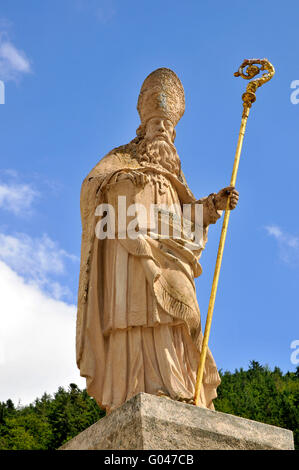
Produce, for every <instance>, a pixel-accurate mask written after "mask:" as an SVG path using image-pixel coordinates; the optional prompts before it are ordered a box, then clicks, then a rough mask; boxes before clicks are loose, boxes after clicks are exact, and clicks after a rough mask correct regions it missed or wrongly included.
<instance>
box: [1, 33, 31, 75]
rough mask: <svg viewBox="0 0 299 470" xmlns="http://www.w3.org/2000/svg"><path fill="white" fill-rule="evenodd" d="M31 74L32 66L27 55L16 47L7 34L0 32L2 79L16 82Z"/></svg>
mask: <svg viewBox="0 0 299 470" xmlns="http://www.w3.org/2000/svg"><path fill="white" fill-rule="evenodd" d="M30 72H31V65H30V62H29V60H28V58H27V57H26V55H25V53H24V52H23V51H21V50H20V49H17V48H16V46H14V44H13V43H12V42H11V41H10V40H9V39H8V38H7V34H6V33H5V32H3V31H2V32H0V79H1V80H4V81H8V80H16V79H17V78H19V77H20V76H21V75H22V74H27V73H30Z"/></svg>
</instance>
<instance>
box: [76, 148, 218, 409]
mask: <svg viewBox="0 0 299 470" xmlns="http://www.w3.org/2000/svg"><path fill="white" fill-rule="evenodd" d="M134 150H135V144H134V141H132V142H131V143H130V144H128V145H127V146H123V147H119V148H117V149H114V150H113V151H112V152H110V154H108V155H106V157H104V158H103V159H102V160H101V161H100V162H99V163H98V165H97V166H96V167H95V168H94V169H93V170H92V171H91V172H90V174H89V175H88V176H87V178H86V179H85V180H84V182H83V185H82V191H81V217H82V228H83V231H82V246H81V268H80V282H79V295H78V315H77V337H76V348H77V364H78V367H79V369H80V373H81V375H82V376H83V377H86V380H87V391H88V393H89V395H91V396H92V397H94V398H95V399H96V401H97V403H98V404H99V405H100V406H101V407H102V408H105V409H106V410H107V411H108V412H110V411H111V410H113V409H115V408H116V407H118V406H120V405H121V404H122V403H124V402H125V401H126V400H128V399H130V398H131V397H133V396H134V395H136V394H137V393H139V392H146V393H150V394H154V395H159V394H161V395H163V394H164V395H167V396H170V397H171V398H172V399H176V400H186V401H188V400H191V399H192V398H193V397H194V391H195V381H196V372H197V367H198V362H199V354H200V350H201V345H202V339H203V336H202V329H201V322H200V312H199V307H198V304H197V299H196V292H195V284H194V277H197V276H199V275H200V273H201V266H200V264H199V262H198V259H199V257H200V253H201V249H198V250H193V249H190V247H188V246H186V244H185V243H183V242H182V240H181V239H174V238H165V237H164V238H163V237H158V238H157V237H156V238H155V237H151V236H150V235H149V231H148V232H144V233H142V234H141V235H140V234H139V236H138V237H136V238H135V239H132V238H128V237H127V238H124V236H123V234H120V233H118V219H119V217H120V215H119V214H118V207H119V206H118V201H119V199H118V198H119V196H126V206H127V207H128V206H129V205H130V204H132V203H142V204H143V205H144V206H146V207H149V205H150V204H158V205H160V204H162V205H163V204H164V205H166V206H172V207H174V208H175V209H174V210H175V211H176V213H177V214H178V216H180V215H181V212H182V205H183V204H190V203H193V202H195V198H194V196H193V195H192V193H191V191H190V190H189V188H188V186H187V184H186V182H185V180H184V177H183V175H181V176H180V177H179V178H177V177H176V176H174V175H173V174H171V173H169V172H168V171H167V170H166V169H164V168H162V167H160V166H156V165H150V164H147V165H142V166H141V165H140V164H139V163H138V160H137V159H136V158H134ZM134 170H137V171H141V172H145V173H146V174H147V176H148V182H147V183H146V185H145V186H144V187H142V186H138V185H136V184H134V183H133V182H132V181H130V180H129V179H123V180H121V179H120V178H119V175H120V173H130V172H132V171H134ZM105 203H109V204H111V205H112V206H113V207H114V208H115V226H116V230H115V238H114V239H111V238H106V239H99V238H98V237H97V236H96V227H97V224H98V223H99V220H100V218H99V217H97V216H96V214H97V212H96V211H97V207H98V206H99V205H100V204H105ZM102 215H103V214H102ZM112 222H113V220H112ZM203 233H204V237H203V239H204V243H205V242H206V230H204V232H203ZM219 383H220V378H219V375H218V372H217V368H216V365H215V362H214V359H213V357H212V355H211V352H210V351H209V350H208V354H207V359H206V365H205V370H204V376H203V386H202V388H201V397H200V400H201V404H202V405H203V406H205V407H207V408H210V409H214V407H213V402H212V401H213V399H214V398H215V397H216V396H217V393H216V389H217V386H218V385H219Z"/></svg>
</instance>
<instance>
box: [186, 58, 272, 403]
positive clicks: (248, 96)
mask: <svg viewBox="0 0 299 470" xmlns="http://www.w3.org/2000/svg"><path fill="white" fill-rule="evenodd" d="M256 64H257V65H256ZM258 65H260V66H261V67H258ZM244 69H245V70H244ZM264 70H265V71H266V72H265V73H264V74H263V75H262V76H261V77H259V78H256V79H255V80H252V81H251V82H250V83H248V85H247V88H246V91H245V93H243V95H242V100H243V114H242V120H241V127H240V132H239V138H238V144H237V149H236V154H235V160H234V166H233V171H232V176H231V181H230V186H235V184H236V179H237V172H238V167H239V161H240V156H241V150H242V144H243V138H244V134H245V129H246V124H247V119H248V116H249V110H250V108H251V105H252V103H254V102H255V100H256V96H255V92H256V90H257V89H258V88H259V87H260V86H262V85H263V84H264V83H266V82H268V81H269V80H271V78H272V77H273V75H274V73H275V69H274V67H273V65H272V64H271V63H270V62H269V61H268V60H267V59H246V60H244V61H243V63H242V64H241V66H240V67H239V70H238V72H236V73H235V74H234V75H235V77H243V78H245V79H246V80H250V79H251V78H253V77H255V76H256V75H258V74H259V73H260V72H262V71H264ZM229 207H230V197H228V198H227V204H226V209H225V213H224V218H223V223H222V229H221V236H220V242H219V247H218V253H217V259H216V266H215V271H214V277H213V283H212V289H211V295H210V301H209V307H208V314H207V320H206V326H205V333H204V337H203V343H202V349H201V354H200V360H199V365H198V371H197V377H196V384H195V397H194V401H195V405H196V406H199V399H200V389H201V385H202V379H203V373H204V366H205V360H206V355H207V349H208V341H209V336H210V329H211V323H212V316H213V310H214V304H215V298H216V292H217V286H218V280H219V274H220V267H221V261H222V255H223V250H224V244H225V238H226V233H227V227H228V221H229V215H230V209H229Z"/></svg>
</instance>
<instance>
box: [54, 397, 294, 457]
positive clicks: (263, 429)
mask: <svg viewBox="0 0 299 470" xmlns="http://www.w3.org/2000/svg"><path fill="white" fill-rule="evenodd" d="M60 449H61V450H104V449H105V450H134V449H135V450H136V449H137V450H141V449H147V450H164V449H165V450H196V449H211V450H212V449H215V450H216V449H218V450H220V449H221V450H225V449H227V450H232V449H240V450H242V449H243V450H249V449H251V450H252V449H254V450H258V449H269V450H271V449H273V450H274V449H285V450H287V449H288V450H290V449H294V441H293V433H292V431H289V430H288V429H283V428H278V427H276V426H271V425H269V424H263V423H258V422H256V421H251V420H249V419H245V418H239V417H237V416H233V415H229V414H226V413H220V412H218V411H211V410H207V409H205V408H199V407H195V406H194V405H187V404H184V403H180V402H177V401H173V400H170V399H167V398H164V397H156V396H154V395H148V394H147V393H139V394H138V395H136V396H135V397H133V398H132V399H131V400H129V401H127V402H126V403H125V404H124V405H122V406H121V407H120V408H118V409H116V410H114V411H113V412H112V413H111V414H110V415H108V416H106V417H105V418H102V419H101V420H100V421H98V422H97V423H95V424H93V425H92V426H90V427H89V428H87V429H85V431H83V432H81V433H80V434H78V436H76V437H74V438H73V439H71V440H70V441H69V442H67V443H66V444H64V445H63V446H62V447H60Z"/></svg>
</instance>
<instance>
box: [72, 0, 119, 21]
mask: <svg viewBox="0 0 299 470" xmlns="http://www.w3.org/2000/svg"><path fill="white" fill-rule="evenodd" d="M75 7H76V8H77V10H78V11H80V13H81V12H84V11H86V12H89V13H91V14H92V15H93V16H94V17H95V18H96V19H97V20H98V21H99V22H100V23H103V24H106V23H108V22H109V21H110V20H111V19H112V18H113V17H114V16H115V14H116V8H115V4H114V1H113V0H101V2H99V1H98V0H77V1H76V3H75Z"/></svg>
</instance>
